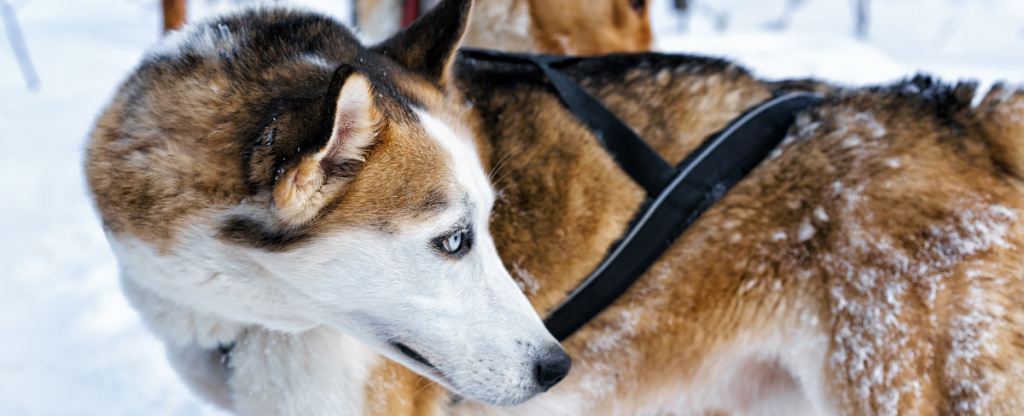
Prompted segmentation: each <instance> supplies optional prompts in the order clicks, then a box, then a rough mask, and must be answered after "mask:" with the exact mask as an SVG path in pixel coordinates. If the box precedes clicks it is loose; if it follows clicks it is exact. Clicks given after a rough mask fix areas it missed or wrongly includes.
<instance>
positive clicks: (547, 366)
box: [536, 344, 572, 391]
mask: <svg viewBox="0 0 1024 416" xmlns="http://www.w3.org/2000/svg"><path fill="white" fill-rule="evenodd" d="M570 368H572V359H570V358H569V354H566V353H565V350H564V349H562V346H560V345H558V344H555V345H552V346H550V347H548V349H547V351H545V353H544V356H543V357H541V359H540V361H538V362H537V368H536V373H537V384H539V385H540V388H541V390H543V391H548V389H550V388H551V387H554V385H555V384H558V382H559V381H562V379H563V378H565V375H566V374H569V369H570Z"/></svg>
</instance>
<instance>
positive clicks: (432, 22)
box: [373, 0, 473, 86]
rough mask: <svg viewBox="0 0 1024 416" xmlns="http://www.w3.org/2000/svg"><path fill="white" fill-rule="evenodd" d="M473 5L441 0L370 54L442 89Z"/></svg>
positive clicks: (467, 0)
mask: <svg viewBox="0 0 1024 416" xmlns="http://www.w3.org/2000/svg"><path fill="white" fill-rule="evenodd" d="M472 5H473V1H472V0H444V1H442V2H441V4H438V5H437V7H434V8H433V9H431V10H430V12H429V13H427V14H426V15H424V16H423V17H420V18H419V19H417V20H416V21H415V22H413V24H411V25H409V27H407V28H405V29H404V30H402V31H400V32H398V33H397V34H395V35H394V36H392V37H391V38H390V39H388V40H385V41H384V42H382V43H381V44H379V45H377V46H375V47H373V51H374V52H377V53H380V54H382V55H384V56H387V57H389V58H391V59H394V60H395V61H397V62H398V63H399V64H400V65H402V66H403V67H405V68H406V69H408V70H410V71H412V72H415V73H418V74H420V75H422V76H423V77H425V78H427V79H428V80H430V82H432V83H434V84H435V85H438V86H441V85H443V84H444V83H446V82H447V80H448V72H449V69H450V68H451V64H452V58H454V57H455V52H456V51H457V50H458V49H459V46H460V45H462V38H463V36H464V35H465V34H466V28H467V27H468V26H469V14H470V11H471V9H472Z"/></svg>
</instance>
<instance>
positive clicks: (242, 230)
mask: <svg viewBox="0 0 1024 416" xmlns="http://www.w3.org/2000/svg"><path fill="white" fill-rule="evenodd" d="M311 236H312V235H311V233H309V232H307V231H305V230H272V229H270V228H269V227H267V226H266V225H264V224H263V223H261V222H259V221H256V220H254V219H251V218H245V217H232V218H229V219H228V220H227V221H224V222H223V223H222V224H221V226H220V228H218V230H217V238H218V239H220V240H222V241H226V242H229V243H233V244H238V245H243V246H248V247H254V248H259V249H263V250H267V251H272V252H283V251H287V250H289V249H292V248H295V247H297V246H300V245H302V244H304V243H306V242H308V241H309V239H310V237H311Z"/></svg>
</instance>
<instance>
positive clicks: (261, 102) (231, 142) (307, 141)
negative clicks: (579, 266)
mask: <svg viewBox="0 0 1024 416" xmlns="http://www.w3.org/2000/svg"><path fill="white" fill-rule="evenodd" d="M470 4H471V1H470V0H446V1H444V2H442V3H441V4H440V5H439V6H438V7H436V8H435V9H434V10H433V11H432V12H431V13H430V14H428V15H427V16H424V17H423V18H422V19H420V20H419V21H418V22H417V23H415V24H414V25H412V26H410V27H409V28H407V29H406V30H404V31H403V32H401V33H399V34H397V35H395V36H394V37H393V38H391V39H389V40H387V41H385V42H383V43H382V44H380V45H377V46H375V47H372V48H366V47H363V46H361V45H359V44H358V43H357V42H355V41H354V38H352V37H351V36H350V35H349V34H348V33H347V32H345V31H344V29H341V28H340V27H338V26H337V25H336V24H333V23H332V22H328V23H329V24H325V23H324V21H326V20H327V19H323V18H320V17H317V16H313V17H310V16H308V15H302V14H299V15H298V16H297V15H296V14H295V13H294V12H286V11H278V10H267V9H262V10H257V11H254V12H249V14H247V15H243V16H241V17H239V16H229V17H228V18H226V19H225V20H221V21H220V22H213V23H211V24H208V25H207V27H206V29H202V28H200V29H196V30H198V31H199V32H197V31H196V30H194V31H193V33H192V34H188V33H186V34H184V35H181V36H184V37H186V38H188V37H189V36H191V37H192V38H189V39H191V40H189V39H185V40H183V41H182V40H179V42H180V43H181V44H182V45H184V46H180V47H178V49H176V50H175V51H174V52H173V53H168V52H166V51H163V52H158V53H154V54H151V57H150V58H149V60H148V62H145V63H144V64H143V66H142V67H141V68H140V70H139V71H138V73H137V74H136V75H134V76H133V78H132V79H131V80H129V83H128V84H127V85H128V86H126V87H125V88H123V89H122V92H121V93H120V94H119V97H118V98H116V99H115V103H114V104H113V105H112V110H109V111H108V114H107V115H105V116H104V118H102V119H101V121H100V123H99V125H98V127H97V132H96V133H94V143H93V144H92V145H91V147H90V156H89V157H90V160H89V161H88V162H87V169H88V171H89V176H90V184H91V185H92V187H93V191H94V193H95V194H96V198H97V205H98V207H99V209H100V211H101V214H102V215H103V217H104V221H105V223H106V225H107V228H108V229H109V230H110V234H111V236H112V240H113V241H115V243H116V244H114V245H115V250H116V251H117V253H118V256H119V258H120V260H121V262H122V267H123V268H124V269H125V270H126V275H129V278H131V279H132V282H133V285H134V284H137V285H138V286H140V287H143V288H146V289H148V290H150V291H152V292H156V293H158V294H159V295H160V296H166V297H168V298H169V299H170V300H171V301H174V302H177V303H179V304H182V305H186V306H188V307H191V308H194V309H198V310H200V311H202V312H208V313H213V314H216V315H218V316H222V317H225V318H226V319H230V320H232V321H236V322H240V323H243V324H257V325H262V326H265V327H267V328H270V329H275V330H284V331H301V330H303V329H305V328H310V327H313V326H317V325H328V326H332V327H335V328H338V329H340V330H342V331H345V332H347V333H349V334H351V335H353V336H356V337H357V338H359V339H360V340H362V341H363V342H365V343H366V344H368V345H370V346H371V347H373V348H374V349H376V350H377V351H378V352H380V353H381V354H383V355H385V356H387V357H388V358H391V359H393V360H395V361H398V362H400V363H402V364H404V365H405V366H407V367H409V368H411V369H413V370H415V371H416V372H418V373H420V374H422V375H425V376H427V377H429V378H430V379H432V380H434V381H437V382H438V383H440V384H442V385H444V386H446V387H448V388H450V389H452V390H453V391H455V392H457V393H459V394H461V395H463V396H465V397H467V398H469V399H472V400H476V401H480V402H484V403H489V404H498V405H510V404H516V403H519V402H522V401H524V400H526V399H529V398H530V397H532V396H534V395H536V394H538V393H540V392H543V391H546V390H547V389H548V388H550V387H551V386H553V385H554V384H555V383H557V382H558V381H559V380H561V379H562V377H564V376H565V374H566V373H567V372H568V369H569V366H570V361H569V357H568V355H567V354H566V353H565V351H564V350H563V349H562V348H561V347H560V345H559V344H558V342H557V341H556V340H555V339H554V338H553V337H552V336H551V334H550V333H548V332H547V330H546V329H545V328H544V325H543V323H542V322H541V320H540V318H539V317H538V316H537V314H536V312H535V311H534V310H533V308H532V307H531V305H530V304H529V302H528V301H527V299H526V297H525V296H524V295H523V294H522V293H521V291H520V290H519V288H518V287H517V286H516V284H515V283H514V281H513V280H512V278H511V276H510V275H509V273H508V272H507V271H506V270H505V268H504V267H503V265H502V261H501V259H500V258H499V256H498V253H497V251H496V249H495V245H494V242H493V241H492V238H491V235H490V232H489V231H488V221H489V217H490V214H491V207H492V204H493V202H494V198H495V194H494V190H493V189H492V187H491V184H490V181H489V179H488V177H487V175H486V173H485V171H484V167H483V165H482V163H481V160H480V158H479V155H478V151H477V149H476V143H475V142H474V138H473V131H472V129H471V128H470V127H469V125H468V123H467V121H466V120H465V119H464V117H465V115H464V112H465V110H464V107H463V104H462V103H460V102H459V101H460V100H461V98H459V97H458V95H457V94H455V93H454V92H453V87H452V85H451V81H450V80H449V69H450V67H451V61H452V60H453V59H454V55H455V52H456V50H457V48H458V46H459V43H460V42H461V39H462V36H463V33H464V31H465V27H466V23H467V20H468V13H469V10H470ZM310 21H312V22H313V23H310ZM325 25H326V26H325ZM324 27H327V29H324ZM202 30H206V32H208V33H206V32H201V31H202ZM319 33H326V34H319ZM203 48H212V51H205V49H203ZM204 51H205V52H204ZM158 75H159V76H158ZM139 80H143V81H139ZM133 85H136V87H132V86H133ZM137 85H142V87H138V86H137ZM133 94H134V95H133ZM197 97H198V98H197ZM127 103H132V104H130V105H129V104H127ZM154 103H172V104H167V105H166V106H165V107H160V106H159V105H158V104H154ZM122 104H124V107H120V106H121V105H122ZM131 105H134V106H136V107H138V108H142V107H145V111H140V110H137V109H132V107H131ZM161 105H162V104H161ZM114 113H116V116H112V115H110V114H114ZM172 114H173V116H172ZM108 117H109V118H108ZM240 119H244V121H239V120H240ZM108 120H114V121H109V122H108ZM140 120H147V121H145V122H143V121H140ZM115 123H116V126H117V127H116V128H110V129H108V128H106V127H105V126H106V125H107V124H115ZM147 123H148V124H147ZM153 132H156V133H153ZM197 132H198V133H197ZM149 134H156V135H157V136H159V137H157V138H152V140H151V141H150V144H149V145H147V147H146V149H145V150H144V151H138V152H133V151H128V150H125V151H124V152H121V151H120V150H117V149H122V148H123V147H122V148H118V147H117V146H124V145H125V143H133V144H132V145H135V144H134V143H140V142H142V141H144V140H150V139H143V137H144V136H146V135H149ZM108 136H109V137H108ZM126 136H131V137H133V138H132V140H127V139H126V138H125V137H126ZM126 140H127V141H126ZM119 152H120V153H119ZM111 159H116V160H115V161H114V162H110V160H111ZM108 162H109V163H108ZM135 167H138V169H136V168H135ZM133 169H135V170H133ZM232 183H234V184H235V185H232ZM168 184H173V185H170V186H169V185H168ZM133 201H134V202H133ZM133 204H134V205H133ZM170 206H174V207H177V208H174V209H171V208H168V207H170ZM154 210H160V212H161V214H160V217H159V218H156V217H155V216H154V213H153V211H154ZM165 228H166V230H165V231H163V232H160V231H159V230H164V229H165ZM167 236H171V237H167ZM135 240H142V241H145V242H147V244H149V245H151V246H152V245H156V246H160V248H159V249H158V250H155V251H153V252H152V253H150V254H148V255H143V254H140V253H141V251H139V250H136V249H131V248H128V247H129V246H130V244H128V243H126V242H130V241H135ZM165 240H172V243H167V242H166V241H165ZM153 241H156V242H157V243H151V242H153ZM133 250H134V251H133ZM147 256H148V257H147ZM172 274H173V276H172ZM183 276H186V277H183ZM187 276H193V277H195V278H189V277H187ZM201 276H203V277H202V278H200V277H201ZM207 279H208V280H207Z"/></svg>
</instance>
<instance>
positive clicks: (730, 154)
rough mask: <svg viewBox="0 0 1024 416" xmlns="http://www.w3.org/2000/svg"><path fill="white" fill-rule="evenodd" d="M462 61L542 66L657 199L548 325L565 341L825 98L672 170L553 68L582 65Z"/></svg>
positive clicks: (769, 117)
mask: <svg viewBox="0 0 1024 416" xmlns="http://www.w3.org/2000/svg"><path fill="white" fill-rule="evenodd" d="M463 54H464V55H465V56H466V57H468V58H472V59H481V60H491V61H504V62H512V63H533V64H535V65H537V66H538V67H539V68H540V69H541V70H542V71H543V72H544V74H545V75H546V76H547V77H548V79H549V80H550V81H551V83H552V85H554V87H555V90H556V91H557V92H558V94H559V96H560V97H561V99H562V101H563V102H565V103H566V106H567V107H569V109H570V110H571V111H572V112H573V114H575V115H576V117H578V118H580V120H582V121H583V122H584V123H585V124H587V125H588V126H589V127H590V128H591V129H592V130H593V131H594V135H595V136H596V137H597V138H598V141H600V142H601V144H602V145H604V147H605V149H608V151H609V152H610V153H611V154H612V155H613V156H614V157H615V160H616V162H618V163H619V165H620V166H621V167H622V168H623V170H625V171H626V172H627V173H629V175H630V176H631V177H633V179H634V180H635V181H637V182H638V183H640V184H641V185H643V186H644V188H646V189H647V192H648V195H649V196H651V197H653V198H654V199H653V200H651V199H648V202H647V203H645V205H644V207H643V208H641V211H640V213H639V214H637V217H636V219H635V220H634V222H633V224H632V226H631V227H630V229H629V230H628V231H627V232H626V236H625V237H623V238H622V240H620V241H619V242H618V243H617V244H616V245H615V246H614V247H613V248H612V250H611V253H610V254H609V255H608V256H607V257H606V258H605V259H604V260H603V261H602V262H601V264H600V265H599V266H598V267H597V269H596V270H595V271H594V272H593V273H591V274H590V276H588V277H587V279H586V280H584V281H583V283H582V284H581V285H580V286H579V287H578V288H576V290H574V291H573V292H572V293H570V294H569V296H568V297H567V298H566V299H565V301H563V302H562V304H561V305H559V306H558V307H556V308H555V309H554V311H552V312H551V314H550V315H548V317H547V319H545V320H544V324H545V325H546V326H547V328H548V331H550V332H551V334H552V335H554V336H555V338H557V339H558V340H560V341H561V340H565V339H566V338H568V337H569V336H571V335H572V334H573V333H575V332H576V331H577V330H578V329H579V328H581V327H583V325H585V324H586V323H587V322H589V321H590V320H591V319H593V318H594V317H596V316H597V315H598V314H600V313H601V312H602V311H603V310H605V309H606V308H607V307H608V306H609V305H611V304H612V303H613V302H615V300H616V299H618V298H619V296H621V295H622V294H623V293H625V292H626V290H628V289H629V287H630V286H631V285H632V284H633V283H634V282H636V280H637V279H639V278H640V276H641V275H643V274H644V273H645V272H646V271H647V269H649V268H650V267H651V265H653V264H654V262H655V261H657V260H658V258H660V257H661V255H662V254H664V253H665V251H666V250H668V248H669V247H670V246H671V245H672V243H674V242H675V241H676V239H677V238H679V236H681V235H682V234H683V232H684V231H686V229H687V228H689V226H690V225H691V224H693V222H694V221H696V220H697V218H698V217H700V215H701V214H702V213H704V211H706V210H707V209H708V208H710V207H711V206H712V205H713V204H714V203H715V202H717V201H718V200H719V199H720V198H721V197H722V196H723V195H725V193H726V192H727V191H728V190H729V189H730V188H732V186H733V185H735V184H736V183H737V182H739V181H740V180H741V179H743V177H745V176H746V175H747V174H749V173H750V171H751V170H753V169H754V167H755V166H757V165H758V164H759V163H760V162H761V161H762V160H764V158H765V157H767V156H768V154H769V153H770V152H771V151H772V149H774V148H775V146H777V145H778V144H779V142H781V141H782V139H783V138H785V136H786V131H787V130H789V127H790V126H792V125H793V122H794V121H795V120H796V115H797V113H799V112H801V111H803V110H806V109H808V108H811V107H814V106H816V105H818V104H820V103H821V101H822V95H821V94H817V93H810V92H795V93H789V94H785V95H782V96H778V97H775V98H772V99H770V100H768V101H766V102H764V103H762V104H760V105H758V106H756V107H754V108H753V109H751V110H749V111H747V112H746V113H744V114H743V115H742V116H741V117H740V118H738V119H736V120H734V121H733V122H731V123H730V124H729V125H728V126H727V127H726V128H725V129H724V130H722V131H721V132H719V133H717V134H714V135H712V136H710V137H709V138H708V139H707V140H705V141H704V143H702V144H701V145H700V147H698V148H697V150H694V151H693V152H692V153H690V155H689V156H687V157H686V159H685V160H683V161H682V163H680V164H679V166H678V167H676V168H672V167H671V166H669V165H668V163H666V162H665V161H664V159H662V158H661V156H659V155H658V154H657V153H655V152H654V150H653V149H651V147H650V146H648V145H647V143H646V142H644V141H643V140H642V139H640V138H639V136H637V135H636V133H634V132H633V130H632V129H630V128H629V127H628V126H626V125H625V123H623V122H622V121H621V120H619V119H618V117H615V115H614V114H612V112H611V111H609V110H608V108H606V107H605V106H604V105H603V104H601V103H600V102H599V101H597V100H596V99H595V98H594V97H593V96H591V95H590V94H587V92H586V91H583V89H582V88H580V87H579V86H578V85H576V84H575V82H573V81H572V80H571V79H570V78H569V77H568V76H566V75H565V74H563V73H561V72H559V71H557V70H556V69H554V68H552V65H555V64H559V65H562V64H566V63H571V62H577V61H578V60H580V59H583V58H579V57H571V58H564V57H554V56H549V55H539V56H534V55H521V54H508V53H500V52H492V51H481V50H465V49H464V50H463ZM652 154H653V156H652ZM658 162H660V164H659V163H658ZM663 178H665V179H663Z"/></svg>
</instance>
